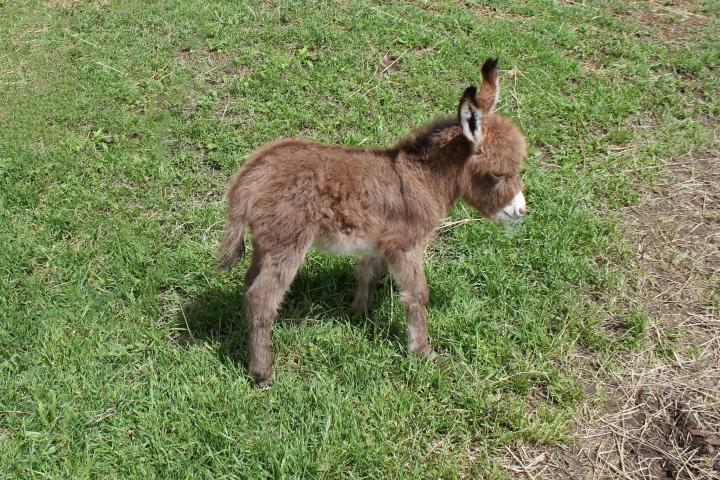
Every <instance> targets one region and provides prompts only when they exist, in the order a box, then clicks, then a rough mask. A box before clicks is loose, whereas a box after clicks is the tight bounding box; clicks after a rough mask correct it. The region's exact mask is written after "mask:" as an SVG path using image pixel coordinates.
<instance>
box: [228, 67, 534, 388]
mask: <svg viewBox="0 0 720 480" xmlns="http://www.w3.org/2000/svg"><path fill="white" fill-rule="evenodd" d="M481 72H482V76H483V83H482V85H481V87H480V90H479V91H478V90H477V89H476V88H475V87H473V86H471V87H469V88H467V89H466V90H465V92H464V93H463V95H462V97H461V98H460V104H459V106H458V112H457V115H456V116H453V117H448V118H445V119H441V120H436V121H435V122H433V123H430V124H429V125H427V126H425V127H424V128H421V129H420V130H419V131H418V132H416V133H415V134H414V135H412V136H410V137H408V138H405V139H404V140H401V141H400V142H399V143H397V144H396V145H395V146H393V147H390V148H345V147H341V146H331V145H324V144H321V143H313V142H307V141H304V140H297V139H283V140H278V141H275V142H271V143H268V144H266V145H264V146H263V147H261V148H260V149H259V150H257V151H256V152H255V153H254V154H253V155H252V156H251V157H250V159H249V160H248V162H247V163H246V164H245V165H244V166H243V167H242V168H241V169H240V170H239V172H238V173H237V174H236V175H235V178H234V179H233V180H232V182H231V183H230V186H229V190H228V193H227V199H228V202H229V219H228V221H227V225H226V229H225V239H224V242H223V244H222V247H221V251H220V262H221V264H222V265H223V266H225V267H230V266H232V265H233V264H234V263H235V262H237V261H238V260H239V259H240V258H241V257H242V256H243V254H244V253H245V246H244V234H245V227H246V226H247V227H249V228H250V229H251V231H252V244H253V257H252V263H251V265H250V268H249V270H248V271H247V274H246V276H245V298H246V304H247V309H248V314H249V333H248V353H249V367H250V375H251V376H252V377H253V379H254V380H255V381H256V382H257V383H258V384H259V385H261V386H264V385H268V384H269V382H270V381H271V375H272V362H273V359H272V358H273V357H272V352H271V334H270V330H271V326H272V323H273V320H274V319H275V317H276V316H277V310H278V308H279V306H280V304H281V302H282V299H283V296H284V294H285V292H286V291H287V289H288V288H289V287H290V283H291V282H292V280H293V278H294V277H295V274H296V273H297V271H298V268H299V267H300V264H301V263H302V261H303V258H304V256H305V253H306V252H307V250H308V249H309V248H310V247H311V246H316V247H320V248H323V249H326V250H329V251H331V252H334V253H339V254H359V255H360V257H361V259H360V261H359V264H358V281H359V286H358V290H357V294H356V296H355V300H354V301H353V309H354V310H356V311H363V310H365V309H367V308H369V307H370V304H371V300H372V299H371V297H372V291H373V290H374V287H375V285H376V283H377V282H378V281H379V280H380V279H381V278H382V276H383V275H384V274H385V269H386V267H387V268H388V270H389V271H390V274H391V275H392V277H393V279H394V280H395V282H396V283H397V285H398V287H399V290H400V299H401V302H402V303H403V305H404V307H405V311H406V315H407V323H408V339H407V348H408V350H409V351H410V352H413V353H415V354H418V355H421V356H424V357H427V356H431V355H434V353H433V351H432V348H431V347H430V344H429V343H428V338H427V332H426V327H425V305H426V304H427V302H428V287H427V284H426V281H425V274H424V272H423V251H424V248H425V245H426V243H427V242H428V239H429V237H430V234H431V233H432V231H433V229H434V228H435V226H436V225H437V223H438V222H439V221H440V220H441V219H442V217H443V216H445V215H446V213H447V211H448V209H449V207H450V206H451V205H452V204H453V202H454V201H455V200H456V199H458V198H460V197H462V198H463V199H464V200H465V201H466V202H468V203H469V204H470V205H472V206H473V207H474V208H476V209H477V210H478V211H479V212H480V213H481V214H483V215H484V216H486V217H489V218H492V219H496V220H514V219H519V218H520V217H522V216H523V215H524V213H525V198H524V196H523V193H522V190H523V184H522V182H521V181H520V178H519V171H520V166H521V163H522V161H523V159H524V157H525V155H526V146H525V140H524V138H523V136H522V134H521V133H520V131H519V130H518V129H517V128H516V127H515V126H514V125H513V124H512V123H511V122H510V121H508V120H506V119H504V118H502V117H501V116H499V115H497V114H495V113H493V110H494V108H495V104H496V102H497V99H498V73H497V59H495V60H493V59H488V60H486V61H485V63H484V64H483V66H482V69H481Z"/></svg>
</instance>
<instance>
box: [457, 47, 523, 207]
mask: <svg viewBox="0 0 720 480" xmlns="http://www.w3.org/2000/svg"><path fill="white" fill-rule="evenodd" d="M482 76H483V83H482V85H481V87H480V90H479V91H476V90H475V88H474V87H470V88H468V89H467V90H466V91H465V94H464V95H463V98H462V99H461V101H460V106H459V107H458V117H459V119H460V125H461V126H462V128H463V134H464V135H465V137H467V139H468V140H470V141H471V142H472V143H473V144H474V153H473V155H472V156H471V157H470V159H469V160H468V162H467V163H466V165H465V170H464V172H463V177H462V180H461V185H462V191H463V199H464V200H465V201H466V202H468V203H469V204H470V205H472V206H473V207H474V208H476V209H477V210H478V211H479V212H480V213H482V214H483V215H485V216H486V217H488V218H492V219H494V220H503V221H511V220H519V219H520V218H522V216H523V215H524V214H525V196H524V195H523V183H522V181H521V180H520V168H521V166H522V162H523V159H524V158H525V156H526V155H527V147H526V145H525V139H524V138H523V135H522V134H521V133H520V130H518V128H517V127H516V126H515V125H513V123H512V122H510V121H509V120H507V119H505V118H503V117H501V116H500V115H498V114H496V113H495V112H494V109H495V105H496V103H497V100H498V93H499V86H498V71H497V59H494V60H493V59H488V60H486V61H485V63H484V64H483V66H482ZM468 95H472V96H473V97H474V98H472V99H469V98H467V97H468Z"/></svg>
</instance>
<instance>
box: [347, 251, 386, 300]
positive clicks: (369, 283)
mask: <svg viewBox="0 0 720 480" xmlns="http://www.w3.org/2000/svg"><path fill="white" fill-rule="evenodd" d="M385 270H386V269H385V260H384V259H383V258H382V256H380V255H371V256H367V257H364V258H362V259H361V260H360V261H359V262H358V266H357V279H358V287H357V292H356V293H355V299H354V300H353V303H352V307H351V308H352V310H353V311H354V312H355V313H362V312H364V311H367V310H371V309H372V307H373V294H374V293H375V292H374V290H375V285H376V284H377V282H378V281H380V279H381V278H382V277H383V276H384V275H385Z"/></svg>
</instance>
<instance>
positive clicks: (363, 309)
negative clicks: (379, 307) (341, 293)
mask: <svg viewBox="0 0 720 480" xmlns="http://www.w3.org/2000/svg"><path fill="white" fill-rule="evenodd" d="M373 303H374V302H372V301H371V300H366V301H362V300H357V299H356V300H353V302H352V304H351V305H350V310H352V312H353V313H354V314H355V315H363V314H365V313H367V312H369V311H370V310H372V309H373V307H374V305H373Z"/></svg>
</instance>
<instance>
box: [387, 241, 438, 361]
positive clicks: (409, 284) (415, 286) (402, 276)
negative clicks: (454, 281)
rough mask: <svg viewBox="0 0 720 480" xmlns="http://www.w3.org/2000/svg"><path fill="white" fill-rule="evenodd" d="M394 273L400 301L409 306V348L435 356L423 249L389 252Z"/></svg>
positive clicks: (424, 355)
mask: <svg viewBox="0 0 720 480" xmlns="http://www.w3.org/2000/svg"><path fill="white" fill-rule="evenodd" d="M388 266H389V268H390V273H391V274H392V276H393V278H394V279H395V281H396V282H397V284H398V288H399V289H400V301H401V302H402V304H403V306H404V307H405V314H406V316H407V323H408V338H407V348H408V351H409V352H411V353H415V354H418V355H420V356H422V357H434V356H435V353H434V352H433V350H432V347H430V343H429V342H428V338H427V329H426V326H425V315H426V314H425V306H426V305H427V303H428V288H427V282H426V281H425V272H424V271H423V254H422V250H421V249H419V248H418V249H414V250H410V251H408V252H398V253H393V254H390V255H388Z"/></svg>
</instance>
